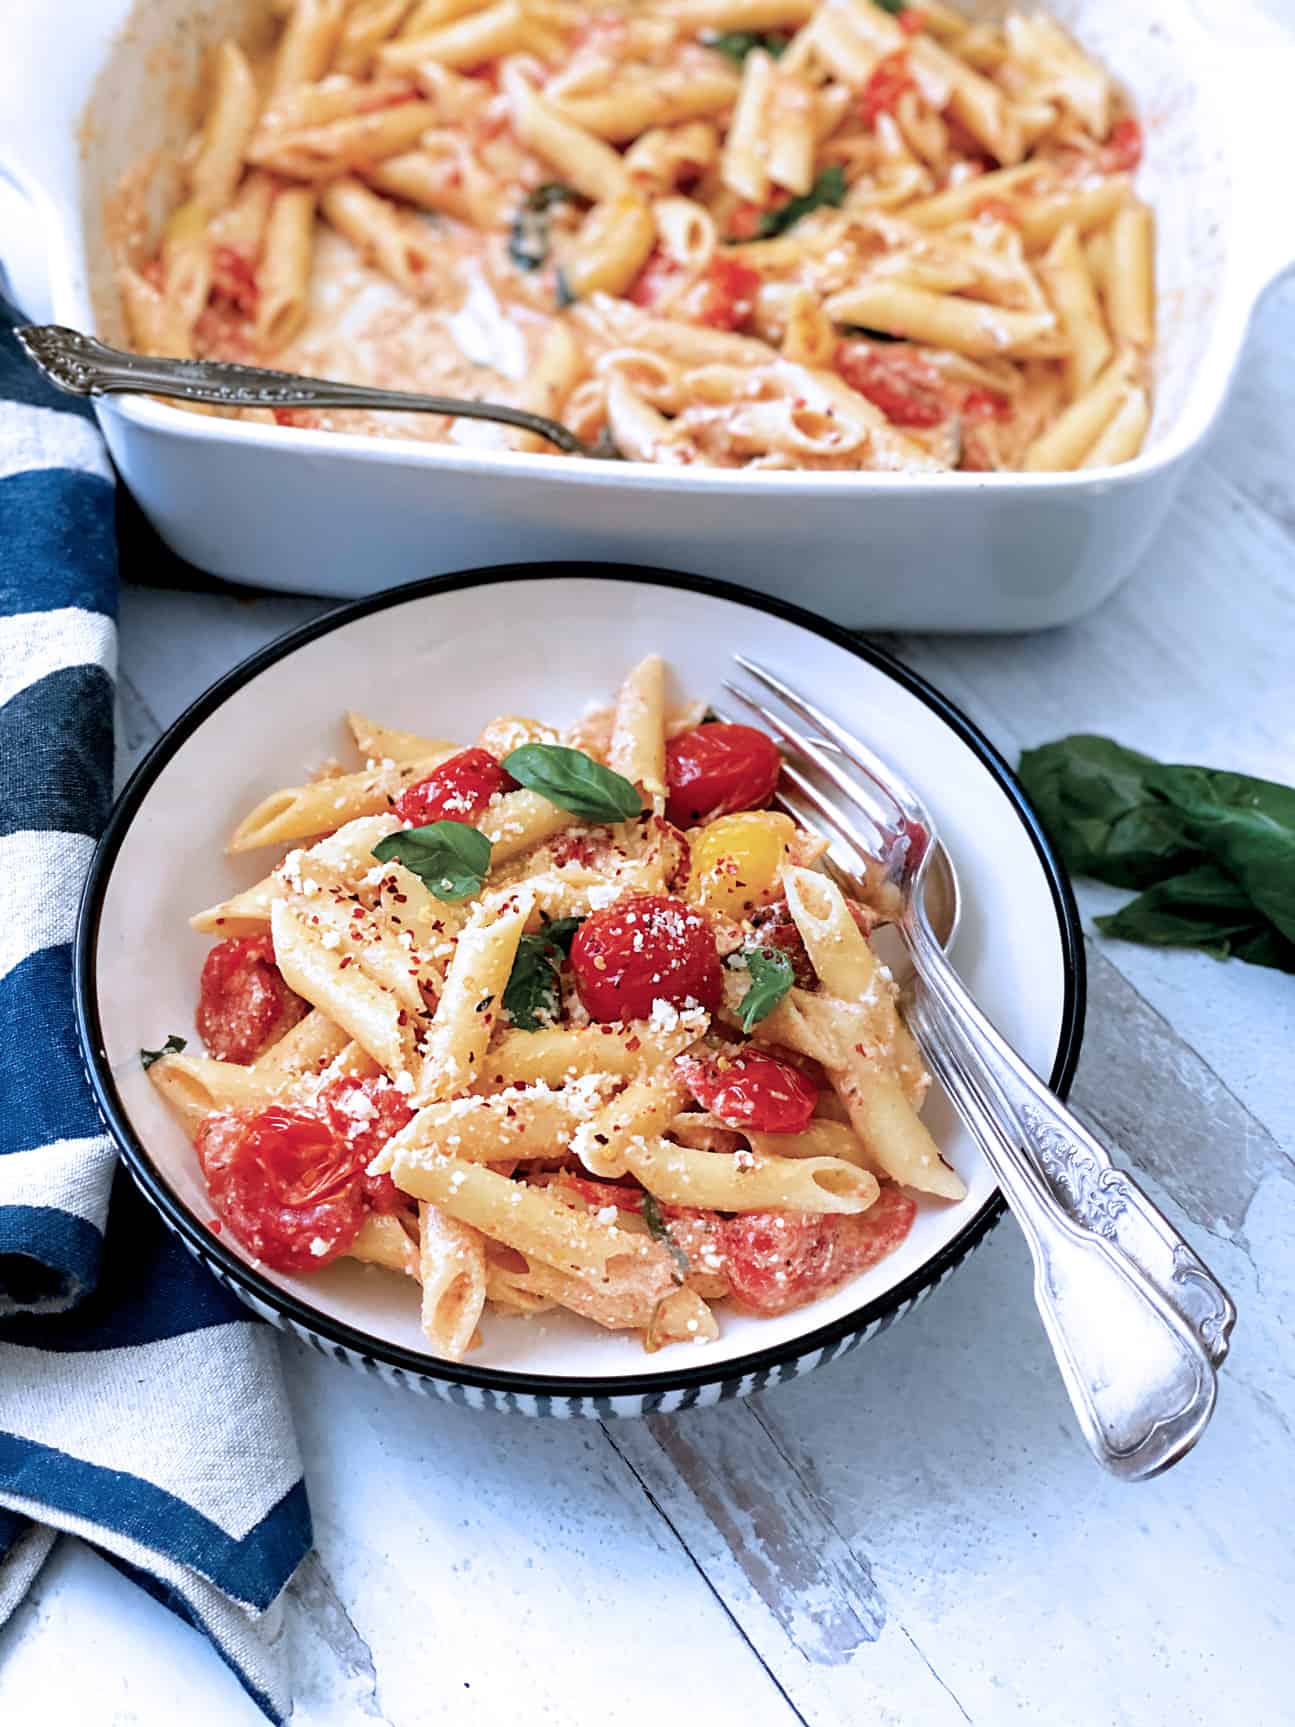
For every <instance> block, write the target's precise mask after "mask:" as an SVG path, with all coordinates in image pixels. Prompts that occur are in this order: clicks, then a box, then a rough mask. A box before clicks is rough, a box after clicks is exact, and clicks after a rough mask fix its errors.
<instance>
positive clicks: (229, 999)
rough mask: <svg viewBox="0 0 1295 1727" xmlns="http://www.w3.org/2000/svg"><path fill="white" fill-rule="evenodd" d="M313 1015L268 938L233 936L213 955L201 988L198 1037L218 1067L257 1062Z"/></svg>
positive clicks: (220, 943)
mask: <svg viewBox="0 0 1295 1727" xmlns="http://www.w3.org/2000/svg"><path fill="white" fill-rule="evenodd" d="M309 1011H310V1004H309V1003H308V1002H304V1001H303V1000H302V999H301V997H300V996H299V995H296V994H294V993H293V991H292V990H290V989H289V988H288V986H287V984H286V983H285V982H284V981H283V973H282V972H281V971H280V970H279V968H278V966H277V965H276V964H275V963H274V943H273V942H272V941H271V940H270V937H269V936H268V935H240V936H233V937H231V938H230V939H229V940H228V941H218V942H217V943H216V945H215V947H214V948H212V950H211V952H210V953H209V954H208V955H207V959H206V963H205V964H204V965H203V968H202V979H201V981H200V983H199V985H198V1012H197V1016H196V1018H197V1026H198V1036H199V1037H200V1038H201V1039H202V1041H203V1042H204V1043H205V1044H206V1046H207V1048H208V1050H209V1051H210V1052H211V1054H212V1055H214V1056H215V1058H216V1060H217V1061H237V1062H249V1061H255V1059H256V1057H257V1056H258V1055H260V1053H261V1051H262V1050H263V1049H264V1048H265V1047H266V1045H267V1044H270V1043H273V1042H274V1041H275V1040H276V1039H277V1038H280V1037H282V1036H283V1034H284V1032H285V1031H287V1030H289V1028H290V1027H292V1026H294V1025H296V1023H297V1021H298V1020H299V1019H303V1018H304V1017H305V1015H306V1014H307V1013H309Z"/></svg>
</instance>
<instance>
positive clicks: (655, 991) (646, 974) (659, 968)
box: [571, 894, 723, 1021]
mask: <svg viewBox="0 0 1295 1727" xmlns="http://www.w3.org/2000/svg"><path fill="white" fill-rule="evenodd" d="M571 969H572V972H573V973H574V975H575V981H576V991H577V993H578V994H579V996H580V1000H581V1001H582V1002H583V1004H584V1006H585V1008H586V1010H587V1011H588V1013H589V1014H590V1015H591V1017H592V1018H594V1019H596V1020H602V1021H609V1020H620V1019H648V1018H650V1017H651V1014H652V1005H653V1003H654V1002H665V1003H667V1005H668V1006H670V1007H683V1006H684V1005H685V1004H686V1003H688V1002H689V1001H694V1002H696V1003H697V1004H698V1005H699V1006H701V1007H704V1008H709V1009H712V1010H713V1009H715V1008H717V1007H718V1006H719V1003H720V997H721V995H722V994H723V975H722V973H721V971H720V963H719V953H718V951H717V950H716V947H715V937H714V935H713V934H712V932H711V928H710V925H709V924H708V923H707V922H706V919H705V918H704V917H701V916H700V915H699V914H698V913H697V912H695V911H694V910H693V909H692V907H691V906H690V905H688V904H686V903H685V901H683V900H681V899H674V898H672V897H671V896H669V895H667V894H631V895H629V896H628V897H626V898H625V899H621V900H617V902H616V904H615V905H611V906H608V907H607V909H606V910H605V911H596V912H593V913H592V914H591V915H590V916H589V917H587V918H586V919H585V921H584V922H583V923H582V924H581V926H580V928H579V929H578V930H577V931H576V934H575V939H574V940H573V941H572V943H571Z"/></svg>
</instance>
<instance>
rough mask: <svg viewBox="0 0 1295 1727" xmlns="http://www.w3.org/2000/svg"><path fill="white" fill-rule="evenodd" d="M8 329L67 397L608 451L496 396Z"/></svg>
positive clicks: (53, 327) (38, 329) (47, 330)
mask: <svg viewBox="0 0 1295 1727" xmlns="http://www.w3.org/2000/svg"><path fill="white" fill-rule="evenodd" d="M15 334H16V335H17V337H18V340H19V342H20V343H21V344H22V346H23V348H24V350H25V351H26V353H27V354H28V356H29V357H30V358H31V359H32V360H34V361H35V362H36V364H37V365H38V366H39V367H40V369H41V371H42V372H44V373H45V376H46V377H47V378H49V379H50V380H51V382H53V383H55V384H57V385H58V387H59V389H61V390H67V391H68V392H69V393H70V394H71V395H74V396H103V395H111V394H114V393H120V392H124V391H129V392H136V393H139V394H141V395H146V396H169V397H171V398H173V399H174V400H175V401H179V402H206V403H210V404H211V405H212V406H214V407H220V408H379V409H394V410H396V411H398V412H401V413H416V414H449V415H452V416H453V417H454V418H455V419H463V420H494V421H496V422H498V423H499V424H500V425H505V426H516V427H517V428H518V429H519V430H521V431H524V432H534V433H535V434H537V435H538V436H539V437H541V438H547V439H548V441H549V443H551V444H556V445H557V447H558V449H560V450H564V451H566V453H567V454H568V455H572V456H614V455H615V454H616V451H615V450H613V449H611V448H610V447H609V448H606V449H604V448H601V447H599V448H594V447H593V446H591V445H589V444H586V443H584V442H583V440H581V439H580V438H577V437H576V435H575V433H574V432H571V431H568V430H567V428H566V427H565V426H564V425H562V423H561V422H560V421H558V420H550V419H549V418H548V417H547V416H546V415H544V414H532V413H530V412H529V411H528V410H527V409H525V408H512V407H508V406H507V405H506V404H505V403H502V402H477V401H468V400H459V399H457V398H455V397H453V396H422V395H415V394H414V393H413V392H411V391H408V390H378V389H373V388H371V387H370V386H369V385H367V384H345V383H342V382H340V381H339V380H336V379H331V378H307V377H303V376H301V375H300V374H299V373H297V372H276V371H272V370H271V369H269V368H268V367H265V366H240V365H236V364H235V363H234V362H233V361H229V360H168V359H159V358H155V357H154V356H152V355H148V354H129V353H127V352H125V350H124V349H121V348H110V347H109V346H108V344H107V343H106V342H101V341H99V340H98V338H97V337H94V336H85V335H82V333H81V332H80V331H79V330H69V329H67V328H66V327H65V326H64V325H62V324H26V325H24V326H22V327H21V328H20V329H18V330H17V331H16V332H15Z"/></svg>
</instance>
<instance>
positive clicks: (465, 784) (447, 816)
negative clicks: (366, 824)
mask: <svg viewBox="0 0 1295 1727" xmlns="http://www.w3.org/2000/svg"><path fill="white" fill-rule="evenodd" d="M516 786H517V781H516V780H515V779H514V778H513V777H512V775H511V774H506V773H505V772H504V770H503V768H502V767H501V766H500V765H499V763H498V761H496V759H495V758H494V756H492V755H491V754H490V751H489V750H478V749H470V750H460V751H459V753H458V755H456V756H451V757H450V758H449V760H448V761H444V762H442V763H441V765H440V766H439V767H435V768H433V769H432V771H431V773H429V774H428V775H427V778H426V779H421V780H415V781H414V783H413V785H411V786H406V787H405V789H404V791H403V792H401V794H400V796H399V797H398V798H397V799H396V803H395V810H396V814H397V815H398V816H399V817H400V818H401V820H402V821H407V822H413V823H414V825H415V826H416V827H423V826H425V825H426V824H427V823H428V822H441V821H455V822H470V821H474V820H475V819H476V817H477V816H479V815H480V814H481V812H482V810H483V809H485V807H486V805H487V804H488V803H489V802H490V800H491V798H492V797H494V795H495V793H496V792H510V791H514V790H515V789H516Z"/></svg>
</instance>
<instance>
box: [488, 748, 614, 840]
mask: <svg viewBox="0 0 1295 1727" xmlns="http://www.w3.org/2000/svg"><path fill="white" fill-rule="evenodd" d="M503 767H504V772H505V773H509V774H511V775H512V776H513V778H514V779H515V780H516V781H517V783H518V785H522V786H525V787H526V788H527V790H528V791H533V792H538V793H539V794H540V796H541V797H545V798H547V799H548V800H549V802H550V803H551V804H557V806H558V808H559V809H564V810H570V811H571V813H572V815H576V816H580V817H581V818H582V819H583V820H585V821H590V822H627V821H631V820H632V819H633V818H634V817H635V816H637V815H641V814H642V811H643V799H642V798H641V797H640V796H639V792H638V788H637V787H636V786H633V785H631V784H630V782H629V780H627V779H624V778H623V777H622V776H621V775H620V774H614V773H613V772H612V770H611V769H610V768H605V767H604V766H603V765H602V763H601V762H596V761H595V760H594V759H593V757H592V756H587V755H585V753H584V751H583V750H573V749H568V748H567V746H566V745H565V744H522V745H521V746H520V747H519V748H518V749H515V750H514V751H513V752H512V754H511V755H508V756H505V757H504V763H503Z"/></svg>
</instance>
